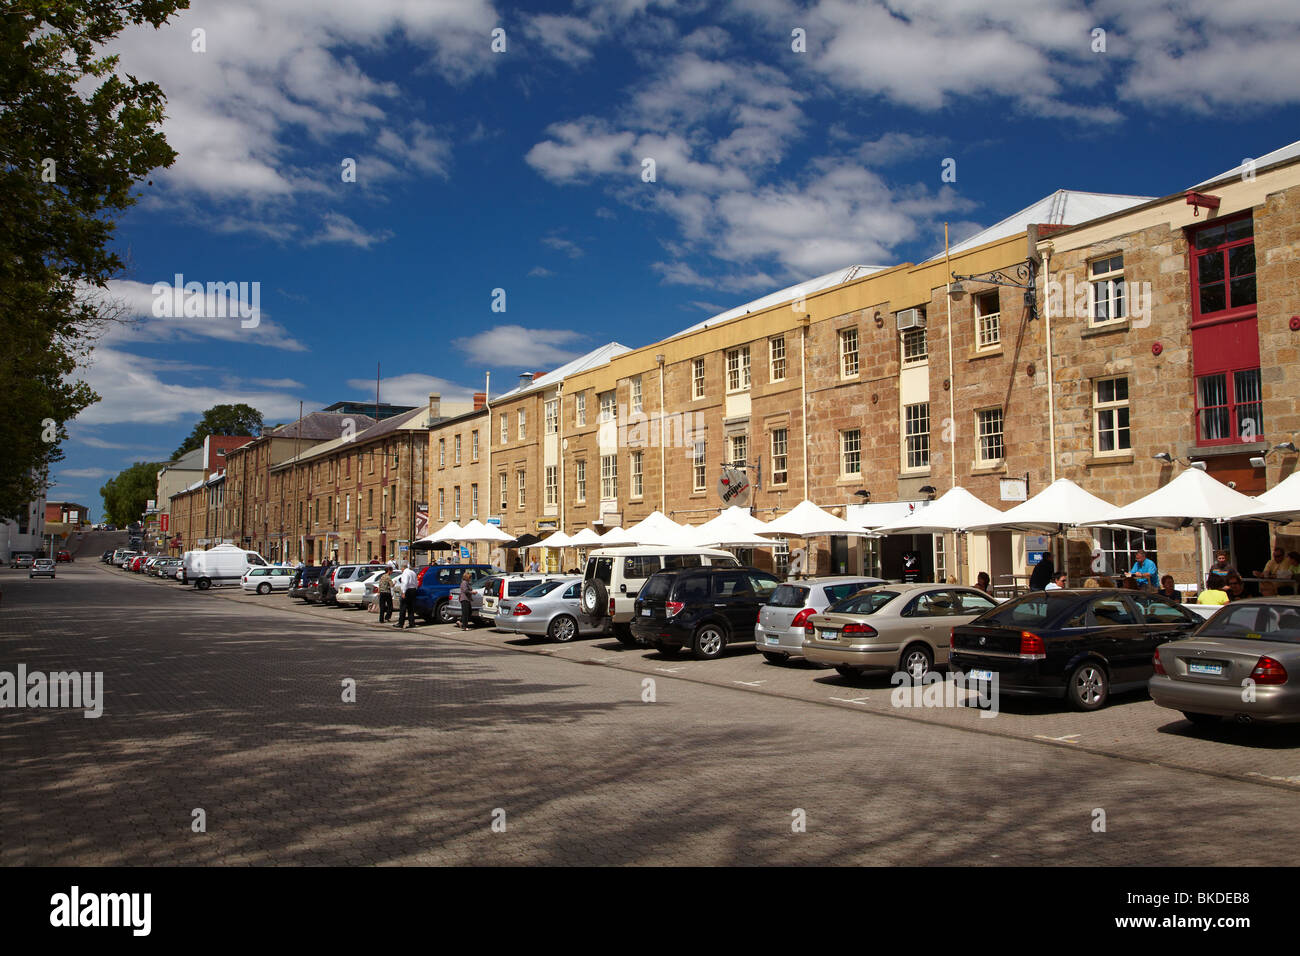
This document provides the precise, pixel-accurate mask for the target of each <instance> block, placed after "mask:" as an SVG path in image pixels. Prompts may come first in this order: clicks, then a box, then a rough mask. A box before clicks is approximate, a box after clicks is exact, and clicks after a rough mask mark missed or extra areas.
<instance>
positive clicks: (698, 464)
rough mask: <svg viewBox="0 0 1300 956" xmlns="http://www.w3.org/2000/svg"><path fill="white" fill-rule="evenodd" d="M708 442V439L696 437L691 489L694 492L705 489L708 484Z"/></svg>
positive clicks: (692, 460)
mask: <svg viewBox="0 0 1300 956" xmlns="http://www.w3.org/2000/svg"><path fill="white" fill-rule="evenodd" d="M707 455H708V442H707V440H706V439H703V438H697V439H695V446H694V448H692V450H691V490H692V491H693V492H698V491H704V490H705V488H706V487H707V484H708V465H707V457H706V456H707Z"/></svg>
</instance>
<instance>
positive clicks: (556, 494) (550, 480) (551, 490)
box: [545, 465, 560, 506]
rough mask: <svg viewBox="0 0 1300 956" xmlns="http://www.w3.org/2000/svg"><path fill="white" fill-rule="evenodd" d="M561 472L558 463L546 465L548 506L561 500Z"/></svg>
mask: <svg viewBox="0 0 1300 956" xmlns="http://www.w3.org/2000/svg"><path fill="white" fill-rule="evenodd" d="M559 474H560V470H559V468H558V467H557V466H556V465H547V466H546V473H545V481H546V504H547V506H551V505H555V504H558V503H559V500H560V489H559Z"/></svg>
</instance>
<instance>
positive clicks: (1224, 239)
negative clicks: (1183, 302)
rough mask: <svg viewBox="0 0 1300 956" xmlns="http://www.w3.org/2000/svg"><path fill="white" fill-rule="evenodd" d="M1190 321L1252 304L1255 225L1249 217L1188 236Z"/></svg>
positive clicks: (1244, 309) (1218, 314) (1204, 227)
mask: <svg viewBox="0 0 1300 956" xmlns="http://www.w3.org/2000/svg"><path fill="white" fill-rule="evenodd" d="M1191 245H1192V257H1193V259H1194V266H1193V270H1192V286H1193V290H1192V291H1193V295H1192V315H1193V319H1194V320H1195V319H1204V318H1208V317H1214V318H1219V317H1220V316H1229V315H1232V314H1234V313H1240V312H1243V311H1253V308H1254V305H1255V226H1254V222H1253V220H1252V219H1251V218H1250V217H1249V216H1246V217H1243V218H1241V219H1233V220H1231V221H1229V222H1223V223H1215V224H1214V225H1207V226H1202V227H1201V228H1200V229H1198V230H1196V232H1195V233H1194V234H1193V235H1192V242H1191Z"/></svg>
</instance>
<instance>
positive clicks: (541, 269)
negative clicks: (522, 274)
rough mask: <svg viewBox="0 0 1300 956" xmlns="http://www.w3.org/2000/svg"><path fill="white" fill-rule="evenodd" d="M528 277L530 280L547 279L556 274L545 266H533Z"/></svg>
mask: <svg viewBox="0 0 1300 956" xmlns="http://www.w3.org/2000/svg"><path fill="white" fill-rule="evenodd" d="M528 275H529V277H530V278H534V279H545V278H546V277H547V276H553V275H555V273H554V272H552V271H551V270H550V269H547V268H546V267H545V266H533V267H532V268H531V269H529V270H528Z"/></svg>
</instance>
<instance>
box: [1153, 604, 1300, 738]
mask: <svg viewBox="0 0 1300 956" xmlns="http://www.w3.org/2000/svg"><path fill="white" fill-rule="evenodd" d="M1153 663H1154V664H1155V674H1153V675H1152V676H1151V679H1150V680H1148V681H1147V689H1148V690H1149V691H1150V692H1151V699H1152V700H1154V701H1155V702H1156V703H1157V704H1158V705H1159V706H1161V707H1168V708H1170V709H1171V710H1180V711H1182V713H1183V716H1184V717H1186V718H1187V719H1188V720H1190V721H1191V722H1192V723H1193V724H1210V725H1212V724H1217V723H1219V722H1220V721H1221V720H1222V719H1223V718H1225V717H1230V718H1233V719H1235V720H1236V721H1238V722H1239V723H1256V722H1258V723H1275V724H1282V723H1295V722H1298V721H1300V597H1270V598H1256V599H1253V600H1245V601H1240V602H1233V603H1232V604H1225V605H1224V606H1223V607H1222V608H1220V609H1219V613H1217V614H1215V615H1214V617H1212V618H1211V619H1210V620H1208V621H1206V622H1205V623H1204V624H1202V625H1201V626H1200V627H1198V628H1197V629H1196V630H1195V631H1194V632H1193V633H1192V635H1191V636H1190V637H1188V638H1186V639H1184V640H1181V641H1172V642H1170V643H1168V644H1161V645H1160V646H1159V647H1158V648H1156V655H1155V660H1154V661H1153ZM1292 675H1294V676H1295V677H1296V678H1298V679H1297V680H1292V679H1291V678H1292Z"/></svg>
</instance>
